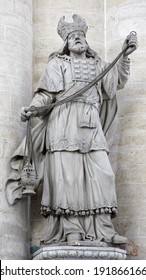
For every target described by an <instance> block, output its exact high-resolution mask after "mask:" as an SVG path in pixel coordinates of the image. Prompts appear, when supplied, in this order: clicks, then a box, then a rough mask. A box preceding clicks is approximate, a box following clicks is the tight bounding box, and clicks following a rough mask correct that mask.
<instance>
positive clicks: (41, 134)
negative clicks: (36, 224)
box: [6, 55, 130, 240]
mask: <svg viewBox="0 0 146 280" xmlns="http://www.w3.org/2000/svg"><path fill="white" fill-rule="evenodd" d="M88 60H90V61H91V62H92V63H93V62H94V65H95V70H96V75H99V74H100V73H101V72H102V71H103V70H104V69H105V68H106V67H107V65H108V64H107V63H105V62H104V61H102V60H101V59H96V60H95V59H93V58H90V59H88ZM73 63H74V61H72V59H71V58H70V57H69V56H67V55H55V56H54V57H52V58H51V59H50V60H49V62H48V64H47V68H46V71H45V73H44V75H43V76H42V77H41V80H40V83H39V86H38V89H37V91H36V93H35V96H34V98H33V100H32V103H31V105H32V106H36V107H41V106H45V105H47V104H50V103H51V102H52V100H53V99H56V100H62V99H63V98H65V97H67V96H69V95H71V94H73V93H74V92H76V91H77V90H79V89H80V88H82V87H83V86H85V85H86V84H87V83H89V82H90V79H91V77H90V78H89V79H88V80H86V79H74V77H73ZM129 67H130V65H129V60H126V59H125V60H124V59H120V61H119V62H118V63H117V65H115V66H114V67H113V68H112V69H111V70H110V71H109V72H108V74H106V76H105V77H104V78H103V79H102V80H101V81H99V82H98V84H95V85H94V86H92V88H90V89H89V90H88V91H86V92H84V93H83V94H82V95H81V96H80V97H77V98H75V99H74V100H73V101H71V102H68V103H65V104H63V105H61V106H57V107H55V108H54V109H53V110H52V111H51V112H50V113H49V114H48V115H47V116H44V117H42V118H41V121H40V123H39V124H38V125H37V126H35V127H34V128H33V129H32V142H33V149H34V154H35V161H36V165H37V171H38V177H39V179H40V182H42V184H43V193H42V202H41V204H42V207H41V209H42V214H43V215H44V216H45V217H47V216H50V215H52V216H53V217H52V216H50V221H51V222H50V225H51V227H52V224H53V223H54V224H55V223H56V222H57V220H55V219H57V218H56V217H57V216H58V215H59V216H60V217H63V219H64V217H69V216H70V217H71V219H73V218H74V217H76V216H78V217H81V216H85V217H86V218H87V217H88V216H89V215H93V216H96V215H98V214H101V213H104V214H110V215H111V216H114V215H115V213H116V208H117V198H116V191H115V178H114V174H113V171H112V168H111V166H110V163H109V159H108V155H107V154H108V152H109V149H110V147H111V145H112V141H113V136H114V132H115V128H116V113H117V102H116V90H117V89H121V88H123V87H124V86H125V83H126V82H127V79H128V76H129ZM42 89H44V90H47V91H48V92H49V93H47V94H46V93H44V91H43V90H42ZM24 146H25V139H24V140H23V142H22V143H21V145H20V146H19V147H18V149H17V150H16V151H15V152H14V154H13V156H12V159H11V166H12V173H11V174H10V177H9V179H8V181H7V183H6V196H7V199H8V201H9V203H10V204H11V205H12V204H14V203H16V202H17V201H18V200H19V199H21V198H22V187H21V185H20V184H19V183H20V171H21V168H22V159H23V155H24ZM66 215H67V216H66ZM51 219H54V220H53V221H52V220H51ZM67 219H68V218H67ZM61 223H63V222H61V220H60V228H61ZM100 223H101V222H100ZM102 223H103V222H102ZM73 224H74V221H73V223H72V225H73ZM94 224H96V223H95V221H94ZM98 224H99V222H98ZM62 227H63V226H62ZM78 227H80V226H78ZM66 228H67V224H66ZM82 228H83V225H82ZM70 230H71V229H70ZM53 231H54V229H52V231H51V236H49V239H50V240H53V236H52V234H53V233H52V232H53ZM64 231H65V230H64ZM66 231H67V230H66ZM80 231H81V232H82V234H83V230H80ZM91 231H92V230H91ZM67 232H68V231H67ZM58 234H59V233H57V235H58ZM66 234H67V233H66ZM60 235H61V236H62V233H60ZM91 235H94V234H91ZM59 239H61V237H58V238H57V237H56V240H59Z"/></svg>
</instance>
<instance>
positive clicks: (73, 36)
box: [68, 31, 88, 54]
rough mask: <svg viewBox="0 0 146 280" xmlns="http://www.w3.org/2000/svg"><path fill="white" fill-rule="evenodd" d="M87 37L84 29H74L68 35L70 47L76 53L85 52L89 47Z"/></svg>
mask: <svg viewBox="0 0 146 280" xmlns="http://www.w3.org/2000/svg"><path fill="white" fill-rule="evenodd" d="M87 47H88V46H87V43H86V38H85V35H84V32H83V31H73V32H71V33H70V34H69V35H68V49H69V51H71V52H74V53H78V54H80V53H83V52H85V51H86V49H87Z"/></svg>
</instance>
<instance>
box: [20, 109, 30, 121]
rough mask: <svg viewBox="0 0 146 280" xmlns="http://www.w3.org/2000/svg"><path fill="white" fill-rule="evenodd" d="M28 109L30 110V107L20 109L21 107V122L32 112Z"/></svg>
mask: <svg viewBox="0 0 146 280" xmlns="http://www.w3.org/2000/svg"><path fill="white" fill-rule="evenodd" d="M29 110H30V107H22V109H21V121H22V122H26V121H27V120H28V119H29V118H30V116H31V115H32V112H31V111H29Z"/></svg>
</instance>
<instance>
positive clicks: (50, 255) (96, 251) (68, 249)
mask: <svg viewBox="0 0 146 280" xmlns="http://www.w3.org/2000/svg"><path fill="white" fill-rule="evenodd" d="M32 258H33V260H79V259H84V260H125V259H126V251H125V250H123V249H119V248H114V247H106V248H104V247H96V248H95V247H83V246H82V247H80V246H59V247H58V246H57V247H53V246H52V247H51V246H45V247H42V248H40V249H39V250H37V251H36V252H35V253H34V254H33V255H32Z"/></svg>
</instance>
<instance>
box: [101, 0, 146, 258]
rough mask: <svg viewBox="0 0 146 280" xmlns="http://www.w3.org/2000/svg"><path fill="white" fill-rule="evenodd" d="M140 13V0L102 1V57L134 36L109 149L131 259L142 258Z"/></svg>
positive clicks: (144, 67)
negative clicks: (104, 49) (104, 50)
mask: <svg viewBox="0 0 146 280" xmlns="http://www.w3.org/2000/svg"><path fill="white" fill-rule="evenodd" d="M145 15H146V1H145V0H139V1H137V0H131V1H123V0H116V1H115V0H108V1H106V26H107V28H106V41H107V43H106V47H107V60H108V61H111V60H112V59H113V58H114V57H115V56H116V55H117V54H118V52H119V51H120V50H121V45H122V43H123V41H124V38H125V37H126V36H127V35H128V34H129V32H130V31H133V30H135V31H136V32H137V34H138V39H139V48H138V49H137V50H136V51H135V52H134V54H132V55H131V57H130V59H131V74H130V79H129V81H128V84H127V85H126V87H125V89H123V90H120V91H118V92H117V98H118V105H119V109H118V115H119V124H118V128H117V134H116V138H115V143H114V146H113V149H112V153H111V158H112V164H113V167H114V171H115V174H116V185H117V194H118V205H119V214H118V217H117V219H116V220H115V226H116V228H117V231H118V232H119V233H120V234H123V235H125V236H127V237H128V238H129V239H130V240H131V241H132V243H133V246H132V247H133V249H132V252H131V255H133V256H130V258H134V259H145V258H146V236H145V232H146V188H145V186H146V172H145V170H146V76H145V72H146V63H145V58H146V29H145V26H146V17H145ZM135 245H136V246H135ZM134 255H136V256H134Z"/></svg>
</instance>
